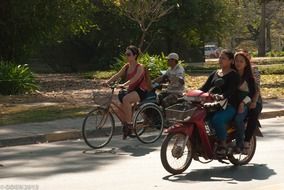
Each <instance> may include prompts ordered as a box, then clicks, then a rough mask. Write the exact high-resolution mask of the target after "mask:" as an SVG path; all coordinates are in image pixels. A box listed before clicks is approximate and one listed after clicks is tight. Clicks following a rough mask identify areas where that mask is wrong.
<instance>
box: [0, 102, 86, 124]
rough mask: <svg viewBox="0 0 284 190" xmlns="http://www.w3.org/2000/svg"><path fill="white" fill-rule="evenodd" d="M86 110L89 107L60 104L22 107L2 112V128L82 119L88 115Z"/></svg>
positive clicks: (0, 120) (0, 122)
mask: <svg viewBox="0 0 284 190" xmlns="http://www.w3.org/2000/svg"><path fill="white" fill-rule="evenodd" d="M86 110H88V108H87V107H70V106H64V105H60V104H59V105H53V106H45V107H33V108H27V107H26V108H25V107H21V106H20V107H19V108H17V107H16V108H15V109H9V111H5V110H1V118H0V126H4V125H13V124H19V123H30V122H43V121H51V120H57V119H63V118H75V117H82V116H84V115H85V114H86Z"/></svg>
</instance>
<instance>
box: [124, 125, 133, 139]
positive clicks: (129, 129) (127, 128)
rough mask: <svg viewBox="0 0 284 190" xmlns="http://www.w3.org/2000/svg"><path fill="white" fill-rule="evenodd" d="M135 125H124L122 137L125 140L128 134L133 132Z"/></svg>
mask: <svg viewBox="0 0 284 190" xmlns="http://www.w3.org/2000/svg"><path fill="white" fill-rule="evenodd" d="M132 130H133V125H132V124H129V123H128V124H124V125H123V127H122V132H123V136H122V139H123V140H125V139H126V138H127V136H129V135H131V134H132Z"/></svg>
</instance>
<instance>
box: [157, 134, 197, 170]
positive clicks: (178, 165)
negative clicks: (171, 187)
mask: <svg viewBox="0 0 284 190" xmlns="http://www.w3.org/2000/svg"><path fill="white" fill-rule="evenodd" d="M185 140H186V135H185V134H184V133H170V134H168V135H167V136H166V137H165V139H164V141H163V144H162V147H161V153H160V156H161V161H162V164H163V166H164V168H165V169H166V170H167V171H168V172H169V173H171V174H180V173H182V172H184V171H185V170H186V169H187V168H188V167H189V165H190V163H191V161H192V157H193V150H192V144H191V141H190V140H189V139H188V140H187V142H186V145H185V147H184V149H183V145H184V143H185Z"/></svg>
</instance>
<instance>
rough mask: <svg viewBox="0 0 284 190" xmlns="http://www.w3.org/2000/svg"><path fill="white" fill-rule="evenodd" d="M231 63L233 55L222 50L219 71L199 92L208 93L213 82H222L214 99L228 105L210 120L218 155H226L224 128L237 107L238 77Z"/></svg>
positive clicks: (215, 72)
mask: <svg viewBox="0 0 284 190" xmlns="http://www.w3.org/2000/svg"><path fill="white" fill-rule="evenodd" d="M233 61H234V54H233V53H232V52H231V51H229V50H223V51H222V52H221V54H220V57H219V64H220V67H221V69H220V70H217V71H214V72H213V73H212V74H211V75H210V76H209V77H208V79H207V81H206V82H205V84H204V85H203V86H202V87H201V88H200V90H202V91H204V92H208V91H209V90H210V88H212V87H214V82H215V81H216V80H217V79H220V78H221V79H223V80H224V84H223V85H222V86H221V87H220V90H221V92H219V93H218V94H217V95H216V97H218V98H220V99H227V100H228V105H227V107H226V108H225V109H224V110H220V111H217V112H215V113H214V114H213V115H212V117H211V120H210V123H211V125H212V127H213V128H214V129H215V131H216V136H217V138H218V140H219V147H218V149H217V151H216V153H217V154H219V155H225V154H226V138H227V130H226V128H225V126H226V124H227V123H228V122H230V121H231V120H232V119H233V117H234V115H235V113H236V108H237V105H238V101H237V93H236V92H237V88H238V86H239V75H238V74H237V73H236V72H235V71H234V70H233V69H232V68H231V66H232V64H233Z"/></svg>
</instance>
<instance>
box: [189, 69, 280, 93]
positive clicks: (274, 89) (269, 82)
mask: <svg viewBox="0 0 284 190" xmlns="http://www.w3.org/2000/svg"><path fill="white" fill-rule="evenodd" d="M207 76H208V75H207V74H203V75H191V76H190V75H187V76H186V86H187V88H189V89H197V88H199V87H201V86H202V84H203V83H204V82H205V81H206V79H207ZM261 94H262V96H263V97H264V98H284V76H283V75H261Z"/></svg>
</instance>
